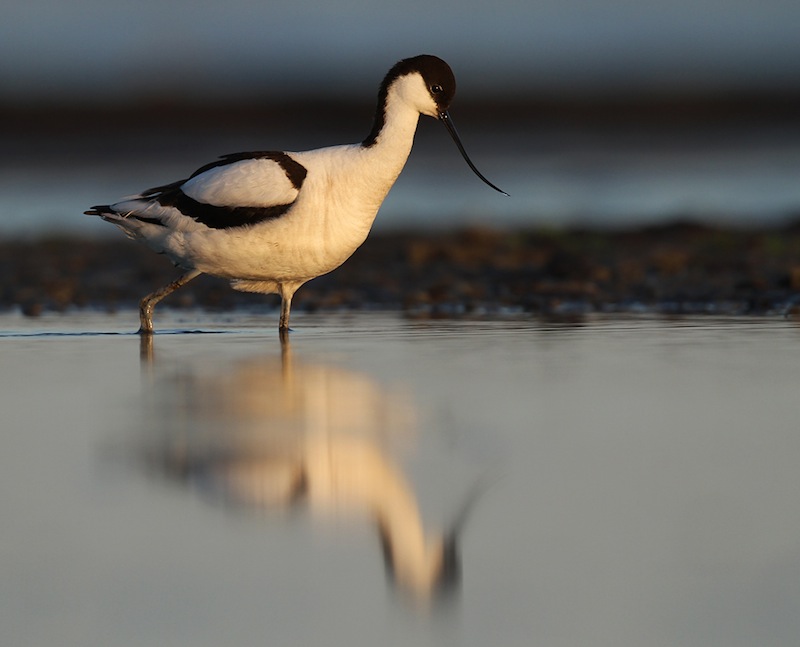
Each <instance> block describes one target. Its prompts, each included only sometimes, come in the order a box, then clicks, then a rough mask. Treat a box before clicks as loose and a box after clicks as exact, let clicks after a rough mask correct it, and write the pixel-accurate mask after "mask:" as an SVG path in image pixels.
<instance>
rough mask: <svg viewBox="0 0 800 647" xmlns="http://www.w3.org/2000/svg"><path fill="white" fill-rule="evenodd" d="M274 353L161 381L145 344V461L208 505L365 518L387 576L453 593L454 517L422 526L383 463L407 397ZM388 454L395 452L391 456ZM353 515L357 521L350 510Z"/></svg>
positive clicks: (402, 484) (402, 433)
mask: <svg viewBox="0 0 800 647" xmlns="http://www.w3.org/2000/svg"><path fill="white" fill-rule="evenodd" d="M281 348H282V352H281V357H280V358H278V357H259V358H255V359H248V360H245V361H240V362H239V363H237V364H234V365H232V366H230V367H228V368H227V369H225V368H222V369H220V367H208V366H207V365H206V366H205V368H202V367H198V368H192V369H190V370H187V371H185V372H183V373H178V374H177V375H176V374H175V373H174V372H173V373H172V374H171V375H168V376H164V377H162V376H160V375H159V373H160V371H159V370H158V369H159V368H160V367H159V365H158V361H157V360H155V359H154V357H153V349H152V338H150V339H149V340H148V339H144V340H143V346H142V358H143V361H144V362H145V363H146V364H147V365H148V368H149V369H150V370H151V377H152V378H153V387H154V393H155V394H157V401H156V407H155V411H154V413H155V414H156V419H157V420H158V425H157V429H158V432H157V434H156V437H155V438H154V439H152V440H151V441H150V442H148V443H147V451H146V456H147V462H148V464H149V465H150V466H151V467H155V468H156V469H158V471H159V472H161V473H163V474H165V475H167V476H168V477H170V478H172V479H175V480H177V481H179V482H182V483H184V484H186V485H190V486H193V487H196V488H198V489H200V490H201V491H202V492H203V493H204V494H206V495H210V498H211V500H212V501H215V502H219V503H225V504H228V505H249V506H256V507H258V508H267V509H281V508H290V507H295V506H297V505H298V504H307V505H308V507H309V509H310V510H311V511H312V513H320V514H322V513H329V512H330V511H334V512H335V513H336V514H337V515H339V514H342V515H348V516H350V517H351V518H353V519H358V518H359V517H361V518H362V519H363V518H366V519H368V520H369V521H370V523H371V524H373V525H374V528H375V532H376V535H377V536H378V538H379V539H380V544H381V546H382V549H383V555H384V558H385V564H386V567H387V573H388V574H389V580H390V582H392V583H393V584H394V585H395V586H396V587H397V588H398V589H399V590H401V591H403V592H407V593H410V594H412V595H413V596H414V597H416V598H418V599H419V600H423V601H424V600H429V599H431V598H433V597H436V598H442V597H448V596H449V594H452V593H453V592H455V591H456V590H457V589H458V585H459V583H460V563H459V558H458V550H457V539H458V537H457V535H458V534H459V531H460V528H461V526H462V525H463V521H464V518H465V517H466V509H467V508H468V507H469V503H467V505H465V506H464V510H461V511H459V513H458V514H457V515H456V516H455V519H454V521H453V522H452V524H451V527H450V528H449V529H447V530H446V531H441V532H431V531H426V528H425V527H424V526H423V520H422V517H421V513H420V507H419V505H418V501H417V498H416V495H415V492H414V491H413V489H412V487H411V484H410V483H409V480H408V479H407V478H406V476H405V475H404V474H403V472H402V469H401V468H400V466H399V465H398V464H397V462H396V460H393V456H394V455H396V450H397V449H398V448H401V447H403V446H408V445H409V444H411V443H413V433H414V428H415V420H414V413H413V407H412V405H411V403H410V401H409V399H408V398H407V397H404V396H403V395H401V394H398V393H395V392H390V391H387V390H385V389H383V388H381V387H380V386H379V385H378V384H376V383H375V382H374V381H373V380H371V379H370V378H369V377H367V376H365V375H359V374H356V373H353V372H350V371H346V370H342V369H339V368H335V367H333V366H328V365H324V364H306V363H302V362H298V361H296V360H294V358H293V357H292V351H291V348H290V346H289V342H288V340H283V341H282V345H281ZM392 450H395V452H394V454H393V451H392ZM354 513H355V514H354Z"/></svg>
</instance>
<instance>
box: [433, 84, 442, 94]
mask: <svg viewBox="0 0 800 647" xmlns="http://www.w3.org/2000/svg"><path fill="white" fill-rule="evenodd" d="M431 92H433V93H434V94H439V93H441V92H444V89H443V88H442V86H441V85H432V86H431Z"/></svg>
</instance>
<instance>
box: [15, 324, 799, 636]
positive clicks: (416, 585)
mask: <svg viewBox="0 0 800 647" xmlns="http://www.w3.org/2000/svg"><path fill="white" fill-rule="evenodd" d="M135 318H136V316H135V313H130V312H128V313H125V312H123V313H121V314H119V315H116V316H109V315H101V314H87V315H81V314H74V315H63V316H49V317H46V318H43V319H39V320H30V319H23V318H22V317H21V316H16V315H5V316H3V317H2V318H0V380H1V382H0V410H2V412H3V413H2V419H3V425H2V432H1V433H0V439H1V442H2V451H1V452H0V636H2V642H3V644H7V645H23V644H26V645H28V644H30V645H59V646H69V645H76V646H77V645H80V646H85V645H123V646H124V645H142V644H150V645H189V644H190V645H195V646H198V647H199V646H202V645H209V646H211V645H213V646H217V645H221V644H225V645H253V644H275V645H290V644H297V645H301V644H302V645H315V644H325V645H370V644H371V645H377V644H380V645H441V644H452V645H476V646H478V645H481V646H483V645H487V644H497V645H595V646H605V645H608V646H609V647H610V646H614V647H618V646H620V645H631V646H637V647H638V646H641V645H704V646H705V645H707V646H716V645H718V646H720V647H723V646H724V647H736V646H742V647H745V646H746V647H751V646H752V645H789V644H793V643H794V641H795V640H796V638H797V636H798V635H800V614H798V613H797V611H798V603H799V602H800V514H798V505H797V502H798V497H799V496H800V469H798V462H799V461H800V433H798V419H799V416H798V412H799V411H800V404H798V393H800V329H798V327H797V324H796V323H795V322H793V321H790V320H785V319H782V318H765V319H712V318H690V319H658V318H649V317H648V318H622V319H620V318H605V317H603V318H590V319H587V320H585V321H582V322H580V323H575V322H573V323H559V322H546V321H540V320H536V319H527V318H524V319H523V318H520V319H509V320H493V321H409V320H405V319H402V318H400V317H397V316H394V315H388V314H387V315H383V314H374V315H368V314H353V315H338V316H309V315H306V316H303V315H301V314H298V316H297V318H296V320H295V321H294V325H295V327H296V330H295V332H294V333H293V334H292V336H291V343H290V345H289V346H287V347H284V348H281V345H280V343H279V340H278V336H277V333H276V332H274V331H273V325H274V324H275V321H273V320H272V319H268V320H265V319H264V318H261V317H258V318H256V317H250V316H249V315H244V314H241V315H240V314H237V313H232V314H230V315H226V316H224V317H214V318H212V317H209V316H204V315H199V314H198V315H195V314H175V313H171V312H170V311H169V310H165V311H164V312H162V313H161V314H160V315H159V317H158V319H157V325H158V327H159V328H160V330H161V331H162V334H158V335H156V336H155V338H154V340H153V343H152V345H148V344H141V343H140V340H139V338H138V337H137V336H136V335H134V334H131V332H130V331H131V330H132V329H133V328H134V327H135ZM181 331H193V334H190V333H183V332H181ZM459 573H460V577H459Z"/></svg>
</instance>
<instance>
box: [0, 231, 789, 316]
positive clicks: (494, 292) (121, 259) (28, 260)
mask: <svg viewBox="0 0 800 647" xmlns="http://www.w3.org/2000/svg"><path fill="white" fill-rule="evenodd" d="M0 269H2V272H0V276H1V277H2V279H1V281H0V312H8V311H13V310H17V309H18V310H20V311H21V312H22V313H23V314H25V315H27V316H37V315H40V314H43V313H46V312H62V311H67V310H70V309H76V308H77V309H99V310H107V311H116V310H122V309H128V308H135V307H136V306H137V304H138V301H139V299H140V298H141V297H142V296H144V295H145V294H147V293H149V292H151V291H153V290H155V289H156V288H157V287H159V286H161V285H163V284H165V283H167V282H168V281H170V280H172V279H174V278H175V276H176V275H177V270H176V269H175V268H174V267H173V266H172V265H171V264H170V263H169V261H168V260H167V259H166V258H164V257H158V256H156V255H155V254H153V253H152V252H151V251H150V250H148V249H147V248H145V247H144V246H143V245H141V244H138V243H135V242H132V241H128V240H125V239H120V240H114V239H70V238H52V239H41V240H10V239H8V240H0ZM799 295H800V225H798V224H792V225H788V226H785V227H782V228H773V229H760V230H756V229H731V228H715V227H708V226H703V225H697V224H690V223H673V224H669V225H663V226H658V227H650V228H643V229H628V230H622V231H611V230H589V229H572V230H552V229H539V230H492V229H476V228H470V229H462V230H459V231H435V232H413V233H412V232H405V233H399V232H398V233H375V234H373V235H371V236H370V237H369V238H368V240H367V242H366V243H365V244H364V245H363V246H362V247H361V248H360V249H359V250H357V251H356V253H355V254H354V255H353V256H352V257H351V258H350V259H349V260H348V261H347V262H346V263H345V264H344V265H342V266H341V267H340V268H338V269H337V270H335V271H333V272H332V273H330V274H328V275H326V276H323V277H319V278H317V279H314V280H313V281H310V282H309V283H307V284H306V285H305V286H303V287H302V288H301V289H300V290H299V291H298V294H297V299H296V303H295V304H294V306H295V308H296V309H297V310H303V311H306V312H313V311H318V310H323V311H324V310H359V309H375V310H378V309H381V310H393V311H402V312H405V313H408V314H410V315H416V316H469V315H476V314H488V315H491V314H495V313H504V312H505V313H513V312H517V313H528V312H529V313H533V314H545V315H547V314H559V313H561V314H569V313H581V312H586V313H588V312H642V311H650V312H656V313H673V314H701V313H713V314H737V315H738V314H768V313H772V312H776V311H784V310H786V309H787V308H789V307H790V306H792V305H793V303H794V299H795V298H797V297H798V296H799ZM164 305H165V306H167V307H171V308H203V309H207V310H209V311H225V310H234V309H242V308H244V309H250V308H274V307H276V306H277V299H274V300H273V299H272V298H271V297H266V298H265V297H264V296H262V295H253V294H247V293H242V292H237V291H235V290H233V289H231V288H230V286H229V285H228V283H227V282H226V281H223V280H220V279H215V278H213V277H205V276H203V277H200V278H198V279H197V280H195V281H193V282H192V283H191V284H190V285H188V286H186V287H185V288H183V289H182V290H181V291H179V292H177V293H176V294H175V295H172V296H171V297H170V298H169V299H168V300H166V301H165V302H164Z"/></svg>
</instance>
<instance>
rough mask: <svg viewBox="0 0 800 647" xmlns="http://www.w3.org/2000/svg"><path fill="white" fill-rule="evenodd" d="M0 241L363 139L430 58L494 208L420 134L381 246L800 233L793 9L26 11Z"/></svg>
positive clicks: (321, 5) (13, 77) (8, 23)
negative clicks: (192, 178)
mask: <svg viewBox="0 0 800 647" xmlns="http://www.w3.org/2000/svg"><path fill="white" fill-rule="evenodd" d="M0 16H1V17H2V19H1V20H0V92H1V93H2V94H1V95H0V116H2V119H0V135H1V138H0V146H2V148H3V154H2V156H0V236H5V237H8V236H13V237H20V236H22V237H30V236H34V237H35V236H39V235H42V234H45V233H48V234H49V233H53V232H60V233H63V232H68V233H73V234H75V233H77V234H80V235H90V236H94V235H106V234H108V235H114V234H116V232H115V231H114V230H113V228H111V227H108V226H107V225H106V224H105V223H102V222H99V221H98V220H97V219H92V218H86V217H84V216H82V215H81V212H82V211H83V210H84V209H85V208H87V207H88V206H90V205H92V204H96V203H98V202H107V201H113V200H114V199H115V198H117V197H119V196H122V195H127V194H131V193H135V192H137V191H139V190H142V189H144V188H147V187H149V186H153V185H156V184H160V183H164V182H167V181H172V180H176V179H179V178H181V177H186V176H187V175H188V174H190V173H191V172H192V171H193V170H194V169H195V168H197V167H198V166H200V165H201V164H204V163H206V162H207V161H210V160H211V159H214V158H216V157H217V156H218V155H220V154H223V153H228V152H234V151H237V150H258V149H286V150H302V149H304V148H314V147H318V146H323V145H330V144H336V143H347V142H355V141H360V140H361V139H362V138H363V137H364V136H365V135H366V133H367V132H368V131H369V127H370V121H371V119H372V115H373V111H374V104H375V95H376V91H377V87H378V84H379V82H380V80H381V78H382V76H383V75H384V74H385V73H386V71H387V70H388V69H389V67H390V66H391V65H392V64H393V63H394V62H395V61H396V60H398V59H400V58H404V57H407V56H412V55H416V54H419V53H432V54H437V55H439V56H441V57H442V58H444V59H445V60H447V61H448V62H449V63H450V64H451V66H452V67H453V69H454V71H455V74H456V78H457V79H458V83H459V91H458V96H457V98H456V101H455V103H454V105H453V107H452V110H451V114H452V115H453V118H454V120H455V122H456V123H457V125H458V127H459V130H460V131H461V135H462V138H463V140H464V142H465V145H466V146H467V149H468V150H469V151H470V154H471V155H472V157H473V159H474V161H475V162H476V164H477V165H478V167H479V168H480V169H481V170H482V171H483V172H484V173H485V174H486V175H487V176H488V177H489V178H490V179H491V180H492V181H493V182H495V183H496V184H498V185H499V186H500V187H501V188H503V189H505V190H506V191H508V192H509V193H510V194H511V196H512V197H511V199H510V200H509V199H505V198H503V197H502V196H498V195H497V194H495V193H494V192H492V191H491V190H488V189H487V188H486V187H485V186H483V185H482V184H481V183H480V182H479V181H477V180H476V178H475V177H474V176H473V175H472V174H471V173H470V172H469V170H468V169H467V168H466V166H465V165H464V164H463V162H462V161H461V159H460V157H459V155H458V153H457V151H456V150H455V148H454V147H453V146H452V144H451V142H450V141H449V138H448V137H447V135H446V134H445V133H444V129H442V128H441V127H440V126H439V125H438V124H435V123H434V122H433V121H432V120H429V119H423V120H422V123H421V126H420V132H419V133H418V136H417V141H416V144H415V149H414V152H413V153H412V156H411V158H410V161H409V163H408V165H407V167H406V171H405V172H404V174H403V175H402V176H401V178H400V180H399V182H398V184H397V186H396V187H395V189H394V190H393V191H392V193H391V194H390V196H389V198H388V199H387V202H386V203H385V205H384V209H383V211H382V213H381V215H380V216H379V218H378V221H377V223H376V227H377V228H378V229H384V230H385V229H392V228H393V229H407V228H414V227H426V228H430V227H454V226H463V225H469V224H485V223H489V224H491V225H493V226H496V227H518V226H524V227H535V226H575V225H591V226H601V227H609V226H610V227H617V226H624V227H630V226H640V225H648V224H652V223H661V222H666V221H674V220H677V219H679V220H696V221H702V222H706V223H708V222H713V223H724V224H731V223H733V224H737V225H763V224H774V223H784V222H786V221H790V220H793V219H794V218H795V217H796V216H797V215H799V214H800V182H798V177H800V39H798V38H797V25H798V24H800V5H798V4H797V3H796V2H791V1H789V0H764V1H762V2H759V3H753V2H749V1H747V0H675V1H673V2H670V3H656V2H646V1H641V0H638V1H636V2H634V1H632V0H538V1H537V2H529V1H528V0H501V1H499V2H494V3H486V2H475V1H473V0H467V1H464V0H458V1H455V0H439V1H435V0H434V1H430V0H426V1H424V2H423V1H422V0H407V1H406V2H403V3H390V4H387V3H384V2H369V1H366V0H342V1H340V2H336V3H329V2H320V1H319V0H296V1H294V2H291V3H278V2H269V3H266V2H256V1H255V0H228V1H227V2H208V1H206V2H189V1H188V0H158V1H157V2H156V1H155V0H138V1H137V2H101V1H100V0H73V1H71V2H68V3H64V2H56V1H54V0H25V2H22V1H20V0H17V1H13V2H11V3H6V4H5V6H4V7H3V9H2V10H0Z"/></svg>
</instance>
